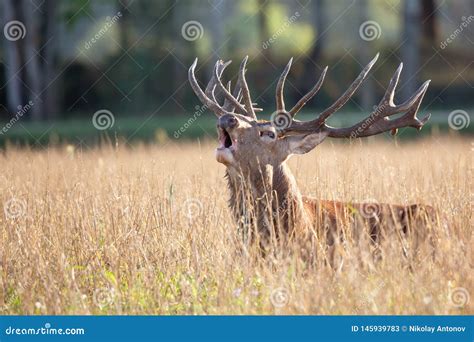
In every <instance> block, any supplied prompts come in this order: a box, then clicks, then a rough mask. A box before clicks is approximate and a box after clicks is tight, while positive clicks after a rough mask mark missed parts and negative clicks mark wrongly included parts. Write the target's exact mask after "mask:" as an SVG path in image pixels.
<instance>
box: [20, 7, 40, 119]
mask: <svg viewBox="0 0 474 342" xmlns="http://www.w3.org/2000/svg"><path fill="white" fill-rule="evenodd" d="M21 9H22V11H23V15H24V18H25V27H26V35H25V38H24V42H25V44H24V49H25V50H24V56H25V72H26V81H27V84H28V101H30V100H31V101H33V102H34V104H35V105H34V106H33V107H32V108H31V118H32V119H33V120H41V119H43V118H44V112H43V99H42V96H41V92H42V86H41V80H42V79H44V78H43V77H42V72H41V65H40V61H39V56H38V54H37V53H38V50H39V42H40V41H41V32H40V25H39V22H38V19H39V18H40V17H39V15H38V13H34V9H33V4H32V3H31V2H29V1H23V2H22V3H21Z"/></svg>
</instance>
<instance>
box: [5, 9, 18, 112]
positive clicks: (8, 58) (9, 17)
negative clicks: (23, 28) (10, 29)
mask: <svg viewBox="0 0 474 342" xmlns="http://www.w3.org/2000/svg"><path fill="white" fill-rule="evenodd" d="M1 4H2V5H3V6H2V11H1V13H2V24H3V25H2V26H3V27H5V25H7V23H8V22H11V21H13V20H18V17H17V16H16V14H15V12H16V9H15V2H14V1H13V0H4V1H2V2H1ZM3 42H4V43H3V44H4V47H5V67H6V72H5V75H6V81H5V87H6V91H7V108H8V110H9V111H10V112H12V113H13V112H16V111H17V108H18V106H21V105H22V104H23V99H22V97H23V96H22V91H23V88H22V85H21V60H20V50H21V47H20V45H21V44H22V41H21V39H19V40H13V41H12V40H9V39H4V40H3Z"/></svg>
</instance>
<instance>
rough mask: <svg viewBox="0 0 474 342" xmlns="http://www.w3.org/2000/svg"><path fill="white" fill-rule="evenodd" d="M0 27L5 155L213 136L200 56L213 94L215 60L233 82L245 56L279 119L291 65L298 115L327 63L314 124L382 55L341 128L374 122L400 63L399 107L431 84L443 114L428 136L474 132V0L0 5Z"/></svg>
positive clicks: (34, 0)
mask: <svg viewBox="0 0 474 342" xmlns="http://www.w3.org/2000/svg"><path fill="white" fill-rule="evenodd" d="M0 20H1V25H2V34H1V40H2V41H1V44H0V85H1V86H0V145H2V146H4V145H5V144H22V145H23V144H29V145H34V146H39V147H44V146H49V145H54V144H61V143H70V144H75V145H79V146H84V147H87V146H93V145H94V144H95V143H97V142H100V141H103V139H104V138H105V139H117V138H123V140H124V141H125V142H126V143H133V142H135V141H138V140H139V141H147V142H157V143H167V142H170V141H176V140H183V141H185V140H189V139H196V138H199V139H207V138H212V137H214V135H215V129H214V125H215V116H214V115H213V114H212V113H211V112H208V111H205V110H204V109H203V108H202V107H201V103H200V102H199V100H198V99H197V97H196V96H195V95H194V93H193V92H192V90H191V88H190V86H189V83H188V81H187V70H188V68H189V66H190V65H191V63H192V62H193V60H194V58H195V57H198V58H199V63H198V68H197V76H198V79H199V80H200V82H201V84H202V85H203V87H205V85H206V84H207V82H208V80H209V77H210V73H211V70H212V68H213V66H214V63H215V61H216V60H217V59H218V58H222V59H224V60H229V59H232V60H234V63H232V64H231V66H230V67H229V68H228V69H227V70H226V72H225V75H224V78H225V79H226V80H230V79H232V80H234V81H235V79H236V74H237V68H238V66H239V64H240V61H241V59H242V58H243V57H244V56H245V55H249V63H248V71H247V81H248V83H249V86H250V90H251V93H252V96H253V99H254V101H256V102H258V104H259V107H263V109H264V112H263V114H262V117H263V118H269V116H270V114H271V113H272V112H273V111H274V110H275V101H274V92H275V85H276V81H277V79H278V77H279V75H280V73H281V71H282V69H283V68H284V66H285V65H286V63H287V62H288V59H289V58H290V57H294V60H293V67H292V70H291V73H290V75H289V78H288V81H287V83H286V89H285V95H286V102H287V103H288V104H289V105H288V106H290V105H291V104H293V103H295V102H296V101H297V100H298V99H299V98H300V97H301V96H302V95H303V94H305V93H306V92H307V91H308V90H309V89H310V88H311V87H312V86H313V85H314V83H315V82H316V80H317V79H318V77H319V75H320V73H321V71H322V69H323V68H324V67H325V66H326V65H328V66H329V71H328V74H327V76H326V80H325V83H324V85H323V87H322V89H321V91H320V93H319V94H318V95H317V97H316V98H315V99H314V100H313V101H311V102H310V103H308V104H307V106H306V107H305V109H304V111H303V113H302V114H301V115H300V116H299V118H300V119H306V118H309V117H311V116H313V115H316V114H317V113H318V112H319V111H321V110H322V109H324V108H325V107H327V106H329V105H330V104H331V103H332V101H334V100H335V99H337V98H338V97H339V96H340V95H341V94H342V93H343V92H344V91H345V90H346V89H347V87H348V86H349V85H350V83H351V82H352V81H353V80H354V79H355V77H357V75H358V73H359V72H360V70H361V69H362V68H363V67H364V66H365V65H366V64H367V63H368V62H369V61H370V60H371V59H372V58H373V56H375V54H376V53H377V52H380V58H379V60H378V62H377V64H376V65H375V67H374V68H373V71H372V72H371V75H370V77H369V79H368V80H367V81H366V82H365V83H364V84H363V85H362V86H361V89H360V90H359V91H358V92H357V93H356V94H355V95H354V97H353V98H352V100H351V101H349V103H348V104H347V105H346V106H345V107H344V108H343V109H342V110H341V113H338V114H336V115H334V118H331V120H332V122H331V123H332V124H334V125H344V124H349V123H351V122H355V121H357V120H358V119H360V117H361V116H363V115H368V114H369V113H370V111H371V110H373V107H374V105H376V104H377V103H378V101H379V100H380V98H381V96H382V95H383V93H384V90H385V87H386V86H387V84H388V80H389V79H390V77H391V76H392V74H393V73H394V71H395V70H396V68H397V66H398V64H399V63H400V62H403V63H404V70H403V72H402V76H401V80H400V83H399V86H398V89H397V93H396V94H397V95H396V99H395V102H396V103H399V102H402V101H404V100H405V99H407V98H408V97H409V96H410V94H412V93H413V92H414V91H415V90H416V89H417V88H418V86H419V85H420V84H421V83H422V82H424V81H425V80H427V79H431V80H432V82H431V85H430V88H429V89H428V92H427V94H426V96H425V99H424V101H423V103H422V110H421V112H422V113H424V112H431V113H433V117H432V119H431V120H430V122H429V124H428V125H427V126H426V127H425V128H424V129H423V130H422V133H423V134H424V135H427V134H429V135H433V134H444V133H446V134H456V135H457V134H468V135H470V134H473V133H474V130H473V128H472V125H471V124H470V119H471V116H472V112H473V111H472V109H473V108H474V96H473V95H474V88H473V86H474V64H473V57H474V1H472V0H456V1H454V0H451V1H450V0H445V1H443V0H378V1H375V0H352V1H351V0H338V1H329V0H311V1H310V0H296V1H289V0H288V1H283V0H238V1H235V0H199V1H191V0H181V1H171V0H170V1H166V0H163V1H152V0H140V1H139V0H96V1H91V0H2V1H1V2H0ZM415 135H416V131H415V130H413V129H406V130H401V132H400V137H401V138H405V137H407V138H409V137H413V136H415Z"/></svg>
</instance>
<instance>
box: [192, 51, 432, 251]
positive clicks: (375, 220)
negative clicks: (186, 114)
mask: <svg viewBox="0 0 474 342" xmlns="http://www.w3.org/2000/svg"><path fill="white" fill-rule="evenodd" d="M377 58H378V54H377V56H375V58H374V59H373V60H372V61H371V62H370V63H369V64H368V65H367V66H366V67H365V68H364V69H363V70H362V72H361V73H360V74H359V76H358V77H357V78H356V79H355V81H354V82H353V83H352V84H351V85H350V87H349V88H348V89H347V90H346V91H345V92H344V94H343V95H342V96H341V97H340V98H339V99H338V100H337V101H335V102H334V103H333V104H332V105H331V106H330V107H329V108H327V109H326V110H324V111H323V112H322V113H321V114H320V115H319V116H318V117H317V118H315V119H314V120H311V121H307V122H302V121H298V120H295V119H294V117H295V115H296V114H297V113H298V111H299V110H300V109H301V108H302V107H303V106H304V105H305V104H306V103H307V102H308V101H309V100H311V98H313V97H314V96H315V95H316V93H317V92H318V91H319V89H320V88H321V85H322V83H323V80H324V77H325V75H326V72H327V67H326V68H325V69H324V70H323V72H322V74H321V76H320V78H319V80H318V81H317V82H316V84H315V86H314V87H313V88H312V89H311V90H310V91H309V92H308V93H307V94H306V95H304V96H303V97H302V98H301V99H300V100H299V101H298V102H297V103H296V104H295V105H294V106H293V108H291V109H290V110H289V111H288V110H287V109H286V107H285V102H284V98H283V87H284V83H285V79H286V77H287V75H288V72H289V71H290V67H291V63H292V59H290V61H289V63H288V64H287V66H286V68H285V69H284V70H283V72H282V74H281V76H280V78H279V81H278V84H277V86H276V112H275V113H274V114H273V115H272V119H271V121H264V120H258V119H257V116H256V115H255V112H257V111H261V109H260V108H256V107H255V105H256V104H255V103H253V101H252V98H251V96H250V92H249V87H248V85H247V82H246V80H245V72H246V64H247V59H248V57H245V58H244V60H243V61H242V63H241V65H240V69H239V75H238V80H237V83H236V85H235V87H234V89H233V90H231V83H230V82H229V83H228V84H227V87H226V86H224V85H223V83H222V81H221V76H222V73H223V71H224V69H225V68H226V67H227V66H228V65H229V64H230V61H229V62H226V63H224V62H223V61H221V60H219V61H218V62H217V63H216V65H215V68H214V72H213V75H212V77H211V80H210V82H209V84H208V85H207V87H206V89H205V90H203V89H202V88H201V87H200V86H199V84H198V81H197V80H196V76H195V69H196V65H197V58H196V60H195V61H194V63H193V64H192V65H191V67H190V68H189V74H188V77H189V82H190V83H191V86H192V88H193V90H194V92H195V93H196V95H197V97H198V98H199V99H200V100H201V101H202V103H203V104H204V105H205V106H207V108H208V109H210V110H212V111H213V112H214V113H215V114H216V115H217V117H218V120H217V130H218V136H219V143H220V146H219V147H218V148H217V149H216V159H217V161H218V162H220V163H222V164H224V165H225V166H226V167H227V171H226V177H227V179H228V185H229V190H230V193H231V194H230V207H231V209H232V211H233V214H234V215H235V219H236V220H237V222H238V223H239V227H240V229H242V232H243V233H244V235H243V236H244V237H246V238H247V241H249V240H250V241H256V239H255V238H258V241H259V244H258V245H260V246H266V245H268V242H269V241H281V240H282V238H283V239H284V240H285V241H292V240H298V241H305V242H304V244H305V247H309V248H310V250H312V249H314V247H315V246H317V245H318V244H319V245H320V244H321V241H322V239H326V241H325V245H326V246H332V245H333V244H334V242H335V241H336V240H339V239H336V236H338V235H339V233H340V232H339V230H340V227H343V226H344V225H347V223H348V222H351V223H349V224H353V223H354V222H355V221H358V220H357V217H356V216H358V215H357V213H359V214H360V213H364V212H367V211H369V212H370V213H372V214H373V215H372V216H370V215H369V216H367V215H363V216H364V217H365V220H364V221H363V222H364V223H365V224H364V226H365V227H368V229H369V230H370V232H369V234H367V235H368V236H370V238H371V240H372V242H373V243H376V242H377V241H378V239H379V237H380V235H381V234H380V227H381V225H382V224H384V225H392V226H397V227H398V229H397V232H398V234H400V233H403V234H406V233H407V230H408V229H410V228H409V227H410V222H411V225H412V226H416V222H418V221H417V220H419V219H427V217H430V216H433V209H432V208H431V207H428V206H421V205H417V204H414V205H410V206H401V205H389V204H380V203H359V204H357V203H341V202H337V201H330V200H320V199H314V198H309V197H305V196H303V195H302V194H301V192H300V191H299V189H298V186H297V185H296V181H295V178H294V177H293V175H292V173H291V171H290V170H289V168H288V166H287V164H286V161H287V160H288V158H289V156H290V155H292V154H304V153H308V152H309V151H311V150H312V149H313V148H315V147H316V146H317V145H318V144H320V143H321V142H322V141H323V140H324V139H326V138H327V137H331V138H360V137H368V136H372V135H376V134H380V133H383V132H387V131H391V133H392V134H395V133H396V131H397V129H398V128H401V127H414V128H416V129H418V130H419V129H421V128H422V127H423V125H424V124H425V123H426V122H427V121H428V119H429V118H430V115H429V114H428V115H426V116H425V117H424V118H423V119H421V120H420V119H418V118H417V117H416V114H417V111H418V109H419V107H420V103H421V101H422V99H423V96H424V95H425V92H426V90H427V89H428V85H429V82H430V81H426V82H425V83H423V85H422V86H421V87H420V88H419V89H418V90H417V91H416V92H415V93H414V94H413V96H412V97H411V98H409V99H408V100H406V101H405V102H404V103H402V104H399V105H395V104H394V102H393V97H394V92H395V88H396V86H397V83H398V79H399V77H400V73H401V71H402V66H403V64H400V66H399V67H398V69H397V70H396V72H395V74H394V75H393V77H392V79H391V80H390V83H389V85H388V88H387V90H386V92H385V95H384V96H383V98H382V100H381V101H380V103H379V104H378V106H377V107H376V108H375V110H374V111H373V113H372V114H371V115H370V116H368V117H367V118H365V119H364V120H362V121H360V122H358V123H356V124H354V125H353V126H351V127H347V128H335V127H331V126H329V125H327V124H326V120H327V119H328V117H329V116H330V115H332V114H334V113H335V112H336V111H338V110H339V109H340V108H341V107H342V106H343V105H344V104H345V103H346V102H347V101H348V100H349V99H350V98H351V96H352V95H353V94H354V93H355V92H356V90H357V89H358V88H359V86H360V85H361V84H362V82H363V81H364V80H365V79H366V78H367V75H368V73H369V71H370V69H371V68H372V66H373V65H374V64H375V62H376V60H377ZM218 95H220V96H223V97H224V102H223V104H222V105H221V104H219V101H218V100H216V96H218ZM402 112H405V114H404V115H402V116H400V117H398V118H395V119H390V116H392V115H395V114H397V113H402ZM360 216H361V215H359V218H360ZM251 228H252V229H251ZM382 235H383V234H382ZM249 237H250V239H249ZM273 239H274V240H273ZM303 249H306V250H307V248H303ZM310 253H314V252H310Z"/></svg>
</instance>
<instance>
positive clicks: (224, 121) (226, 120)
mask: <svg viewBox="0 0 474 342" xmlns="http://www.w3.org/2000/svg"><path fill="white" fill-rule="evenodd" d="M238 124H239V122H238V121H237V118H236V117H235V116H233V115H230V114H225V115H222V116H221V117H220V118H219V120H218V121H217V125H218V126H219V127H221V128H235V127H237V126H238Z"/></svg>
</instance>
